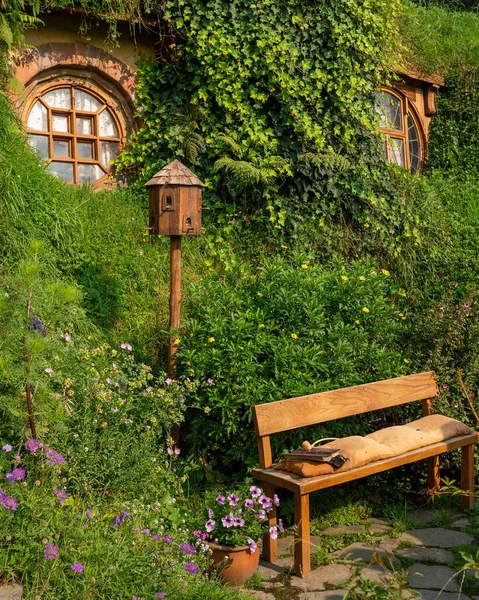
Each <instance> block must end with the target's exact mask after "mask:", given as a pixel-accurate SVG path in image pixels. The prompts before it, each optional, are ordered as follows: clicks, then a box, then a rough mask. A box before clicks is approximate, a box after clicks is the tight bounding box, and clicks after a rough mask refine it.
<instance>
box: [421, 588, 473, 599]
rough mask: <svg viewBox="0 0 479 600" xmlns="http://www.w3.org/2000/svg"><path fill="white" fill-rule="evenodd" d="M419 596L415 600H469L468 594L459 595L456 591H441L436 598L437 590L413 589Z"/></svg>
mask: <svg viewBox="0 0 479 600" xmlns="http://www.w3.org/2000/svg"><path fill="white" fill-rule="evenodd" d="M415 591H416V592H419V594H420V596H419V598H418V599H417V600H471V599H470V598H469V596H464V594H461V596H460V597H459V595H458V593H457V592H442V593H441V594H440V596H439V598H438V596H437V595H438V594H439V592H438V590H415Z"/></svg>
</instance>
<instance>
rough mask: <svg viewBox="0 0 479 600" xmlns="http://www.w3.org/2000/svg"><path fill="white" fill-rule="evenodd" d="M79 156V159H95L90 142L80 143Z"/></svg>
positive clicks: (78, 146)
mask: <svg viewBox="0 0 479 600" xmlns="http://www.w3.org/2000/svg"><path fill="white" fill-rule="evenodd" d="M77 154H78V158H93V144H91V143H90V142H86V143H85V142H78V144H77Z"/></svg>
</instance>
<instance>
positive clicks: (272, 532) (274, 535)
mask: <svg viewBox="0 0 479 600" xmlns="http://www.w3.org/2000/svg"><path fill="white" fill-rule="evenodd" d="M269 535H270V536H271V539H273V540H275V539H276V538H277V537H278V528H277V527H276V526H275V525H273V527H270V528H269Z"/></svg>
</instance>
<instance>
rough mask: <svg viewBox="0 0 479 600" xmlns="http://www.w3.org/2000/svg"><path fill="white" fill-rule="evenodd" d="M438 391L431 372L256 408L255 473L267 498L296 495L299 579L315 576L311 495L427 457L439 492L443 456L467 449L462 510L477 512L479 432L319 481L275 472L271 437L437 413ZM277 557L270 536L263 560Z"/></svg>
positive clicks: (271, 516) (463, 462)
mask: <svg viewBox="0 0 479 600" xmlns="http://www.w3.org/2000/svg"><path fill="white" fill-rule="evenodd" d="M437 391H438V390H437V384H436V379H435V375H434V373H432V372H430V371H429V372H426V373H418V374H415V375H407V376H404V377H398V378H395V379H389V380H386V381H378V382H374V383H368V384H364V385H359V386H354V387H350V388H343V389H340V390H333V391H330V392H321V393H318V394H311V395H309V396H301V397H298V398H291V399H289V400H280V401H278V402H270V403H267V404H260V405H257V406H254V407H253V420H254V424H255V431H256V435H257V442H258V453H259V463H260V468H259V469H253V471H252V475H253V477H254V478H255V479H257V480H258V481H260V482H261V483H262V487H263V489H264V492H265V494H266V495H268V496H269V497H270V498H272V497H273V495H274V494H275V489H276V487H281V488H286V489H288V490H290V491H292V492H293V493H294V524H295V546H294V570H295V573H296V575H297V576H298V577H307V576H308V575H309V574H310V573H311V556H310V550H311V549H310V521H309V494H311V493H312V492H316V491H318V490H322V489H325V488H329V487H333V486H335V485H339V484H341V483H346V482H347V481H354V480H357V479H361V478H362V477H367V476H368V475H374V474H376V473H381V472H383V471H388V470H389V469H393V468H395V467H399V466H402V465H407V464H410V463H414V462H417V461H420V460H424V459H425V460H426V461H427V482H428V487H429V489H433V488H436V489H439V486H440V477H439V455H440V454H442V453H443V452H449V451H450V450H455V449H458V448H461V489H462V490H463V491H464V492H465V493H464V494H463V495H461V499H460V505H461V509H467V508H472V507H473V506H474V501H475V497H474V491H475V488H474V445H475V444H476V443H477V442H479V433H477V432H472V433H468V434H465V435H459V436H456V437H452V438H449V439H446V440H443V441H440V442H437V443H433V444H429V445H427V446H423V447H422V448H418V449H415V450H410V451H409V452H404V453H402V454H399V455H397V456H392V457H389V458H385V459H382V460H376V461H374V462H370V463H368V464H366V465H364V466H361V467H356V468H353V469H350V470H349V471H339V472H336V473H330V474H327V475H319V476H316V477H301V476H300V475H296V474H294V473H290V472H288V471H279V470H275V469H274V468H273V459H272V452H271V442H270V436H271V435H273V434H276V433H281V432H285V431H289V430H292V429H296V428H299V427H307V426H310V425H317V424H320V423H326V422H328V421H332V420H336V419H341V418H343V417H350V416H353V415H359V414H365V413H369V412H372V411H375V410H381V409H384V408H390V407H393V406H399V405H402V404H406V403H409V402H421V405H422V413H423V416H428V415H432V414H433V407H432V400H433V398H434V397H435V396H436V394H437ZM275 524H276V511H275V509H274V507H273V510H272V511H271V512H270V513H269V514H268V526H269V527H272V526H273V525H275ZM276 555H277V542H276V540H275V539H272V538H271V536H270V535H269V534H266V535H265V536H264V539H263V557H264V559H265V560H267V561H270V562H274V560H275V559H276Z"/></svg>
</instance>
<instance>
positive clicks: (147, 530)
mask: <svg viewBox="0 0 479 600" xmlns="http://www.w3.org/2000/svg"><path fill="white" fill-rule="evenodd" d="M141 533H146V534H149V533H150V530H149V529H143V530H142V531H141Z"/></svg>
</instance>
